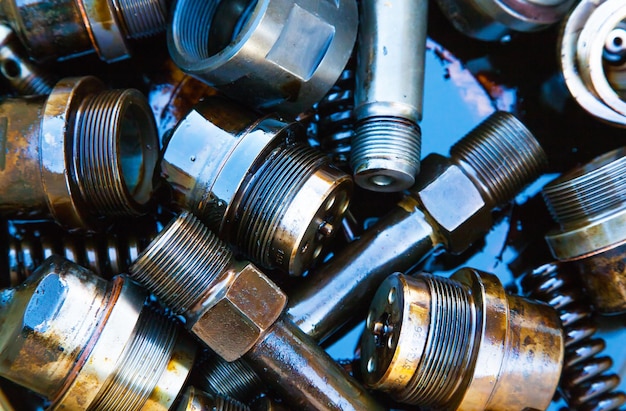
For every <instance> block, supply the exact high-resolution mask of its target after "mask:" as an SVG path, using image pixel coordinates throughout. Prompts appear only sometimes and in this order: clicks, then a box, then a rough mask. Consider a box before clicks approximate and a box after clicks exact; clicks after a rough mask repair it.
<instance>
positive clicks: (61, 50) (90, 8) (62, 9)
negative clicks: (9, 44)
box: [0, 0, 167, 63]
mask: <svg viewBox="0 0 626 411" xmlns="http://www.w3.org/2000/svg"><path fill="white" fill-rule="evenodd" d="M0 19H1V20H3V21H4V22H5V23H7V24H9V25H10V26H11V27H12V28H13V30H14V31H15V33H16V34H17V36H18V37H19V39H20V40H21V42H22V44H23V45H24V47H25V48H26V50H27V52H28V54H29V55H30V56H31V57H32V58H33V59H34V60H36V61H39V62H44V61H48V60H54V59H56V60H63V59H67V58H72V57H77V56H81V55H84V54H88V53H92V52H94V51H95V52H96V53H98V56H99V57H100V59H102V60H104V61H106V62H108V63H112V62H115V61H118V60H121V59H124V58H128V57H130V49H129V46H128V44H127V40H129V39H137V38H143V37H147V36H151V35H153V34H156V33H158V32H160V31H163V30H164V29H165V23H166V19H167V4H166V2H165V1H164V0H35V1H28V0H7V1H4V2H2V4H1V5H0Z"/></svg>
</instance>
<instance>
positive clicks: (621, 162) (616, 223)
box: [543, 148, 626, 314]
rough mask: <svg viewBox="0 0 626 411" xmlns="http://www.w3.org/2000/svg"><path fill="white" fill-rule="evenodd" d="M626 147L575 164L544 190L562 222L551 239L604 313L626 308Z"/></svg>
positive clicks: (552, 211) (555, 251)
mask: <svg viewBox="0 0 626 411" xmlns="http://www.w3.org/2000/svg"><path fill="white" fill-rule="evenodd" d="M625 195H626V148H619V149H616V150H613V151H611V152H608V153H606V154H604V155H601V156H599V157H596V158H595V159H593V160H592V161H590V162H589V163H587V164H585V165H582V166H580V167H577V168H574V169H573V170H570V171H569V172H567V173H565V174H564V175H562V176H561V177H559V178H557V179H556V180H554V181H552V182H550V183H549V184H547V185H546V186H545V187H544V189H543V196H544V199H545V202H546V205H547V206H548V209H549V210H550V214H552V217H553V218H554V220H555V221H556V222H557V223H558V224H559V227H558V228H556V229H553V230H552V231H550V232H548V234H547V235H546V240H547V242H548V245H549V246H550V250H551V251H552V255H553V256H554V257H555V258H556V259H558V260H559V261H570V262H569V263H568V264H571V265H572V266H573V268H574V270H575V271H578V272H579V274H580V276H581V279H582V281H583V283H584V284H585V288H586V289H587V290H588V291H589V293H590V297H591V298H592V300H593V303H594V306H595V307H596V309H597V310H598V311H600V312H602V313H604V314H611V313H621V312H624V311H626V266H625V264H624V262H625V261H626V245H625V242H626V230H625V229H624V225H625V224H626V201H625V200H624V199H625Z"/></svg>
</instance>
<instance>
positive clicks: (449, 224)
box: [287, 112, 547, 341]
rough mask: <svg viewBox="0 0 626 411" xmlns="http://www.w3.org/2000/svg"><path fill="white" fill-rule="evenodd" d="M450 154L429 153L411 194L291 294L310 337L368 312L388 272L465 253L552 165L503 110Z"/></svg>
mask: <svg viewBox="0 0 626 411" xmlns="http://www.w3.org/2000/svg"><path fill="white" fill-rule="evenodd" d="M450 153H451V157H450V158H445V157H443V156H439V155H436V154H432V155H429V156H428V157H426V158H425V159H424V161H423V162H422V172H421V173H420V176H419V178H418V181H417V183H416V184H415V185H414V186H413V187H412V188H411V190H410V194H409V195H407V196H405V197H404V199H403V200H401V201H400V203H399V204H398V206H397V207H396V208H395V209H394V210H393V211H391V212H390V213H389V214H388V215H387V216H385V217H383V218H381V219H380V220H379V221H378V222H377V223H376V224H375V225H373V226H372V227H371V228H370V229H368V230H366V231H365V232H364V233H363V234H362V235H361V236H360V237H359V239H357V240H355V241H353V242H352V243H350V244H348V245H347V246H346V247H345V248H344V249H343V250H342V251H341V252H339V253H337V254H336V255H335V256H334V257H333V258H332V259H331V260H330V261H329V262H328V263H327V264H325V265H324V266H321V267H320V268H319V270H317V271H316V272H312V273H310V275H309V276H308V277H306V278H304V280H303V281H302V283H301V285H300V286H299V287H298V288H297V289H296V290H294V292H293V293H291V294H290V296H289V304H288V308H287V312H288V315H289V317H291V319H292V320H293V321H294V323H295V324H296V325H298V326H299V327H300V328H301V329H302V330H303V331H304V332H305V333H306V334H308V335H309V336H311V337H313V339H315V340H318V341H323V340H325V339H326V338H328V337H329V336H330V335H332V334H333V333H334V332H335V331H337V330H338V329H339V328H340V327H342V326H343V325H345V324H346V323H347V322H348V321H349V320H350V319H353V318H358V317H359V316H363V317H364V316H365V312H366V310H367V305H368V302H369V301H371V298H372V297H373V295H374V293H375V292H376V289H377V287H378V285H379V284H380V283H381V282H382V281H383V280H384V279H385V278H386V277H387V276H388V275H389V273H390V272H394V271H402V270H408V269H409V268H411V267H413V266H414V265H415V264H417V263H418V262H419V261H420V260H421V259H422V258H424V257H425V256H426V255H428V254H429V253H431V252H432V251H433V250H434V249H435V248H437V247H445V248H446V249H447V250H448V251H450V252H453V253H461V252H463V251H465V250H466V249H467V248H468V247H469V246H470V245H471V244H472V243H473V242H475V241H476V240H478V239H480V238H481V237H482V236H483V235H484V234H485V233H486V232H487V231H489V229H490V228H491V225H492V216H491V211H492V210H493V209H494V208H497V207H501V206H502V205H504V204H506V203H507V202H509V201H511V200H512V199H513V198H514V197H515V195H516V194H517V193H518V191H520V190H521V189H522V188H523V187H524V186H525V185H526V184H529V183H530V182H532V181H533V180H534V179H535V178H537V177H538V176H539V174H541V172H542V171H543V169H544V167H545V166H546V163H547V160H546V156H545V153H544V152H543V149H542V148H541V146H539V143H538V142H537V140H535V138H534V136H533V135H532V134H531V133H530V131H528V129H527V128H526V127H525V126H524V125H523V124H522V123H521V122H520V121H519V120H517V119H516V118H515V117H514V116H513V115H511V114H508V113H502V112H498V113H495V114H493V115H492V116H490V117H489V118H488V119H486V120H485V121H484V122H483V123H481V124H480V125H479V126H477V127H476V128H475V129H474V130H472V131H471V132H470V133H469V134H468V135H467V136H465V137H464V138H463V139H462V140H460V141H459V142H458V143H457V144H455V145H454V146H453V147H452V149H451V152H450ZM398 239H402V241H398Z"/></svg>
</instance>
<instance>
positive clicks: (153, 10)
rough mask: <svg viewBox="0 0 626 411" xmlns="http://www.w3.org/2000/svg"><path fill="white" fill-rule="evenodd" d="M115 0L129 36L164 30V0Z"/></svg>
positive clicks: (147, 35)
mask: <svg viewBox="0 0 626 411" xmlns="http://www.w3.org/2000/svg"><path fill="white" fill-rule="evenodd" d="M115 2H116V3H117V6H118V7H117V8H118V10H119V11H120V14H121V16H122V20H123V22H124V24H125V26H126V29H127V33H128V34H127V36H128V37H129V38H132V39H140V38H145V37H150V36H153V35H155V34H158V33H160V32H162V31H164V30H165V26H166V23H167V4H166V2H165V1H164V0H115Z"/></svg>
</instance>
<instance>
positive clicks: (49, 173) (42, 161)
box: [0, 77, 159, 229]
mask: <svg viewBox="0 0 626 411" xmlns="http://www.w3.org/2000/svg"><path fill="white" fill-rule="evenodd" d="M0 133H2V134H3V135H2V137H0V140H1V141H2V142H3V150H4V151H3V152H4V153H5V154H4V155H3V156H2V157H0V193H1V195H0V214H1V215H3V216H5V217H15V218H21V219H36V218H48V217H50V216H51V217H53V218H54V219H55V220H56V221H57V222H58V223H59V224H61V225H62V226H64V227H66V228H69V229H97V228H98V227H99V226H100V225H101V224H102V222H103V220H105V219H106V217H107V216H123V215H129V216H137V215H141V214H144V213H145V212H147V210H148V207H149V205H150V200H151V197H152V192H153V185H152V184H153V182H152V177H153V174H154V170H155V167H156V163H157V160H158V155H159V154H158V151H159V146H158V139H157V133H156V126H155V124H154V116H153V114H152V112H151V110H150V107H149V106H148V103H147V101H146V98H145V97H144V96H143V95H142V94H141V93H140V92H139V91H137V90H134V89H126V90H110V91H105V89H104V85H103V84H102V83H101V82H100V81H99V80H97V79H96V78H95V77H74V78H66V79H63V80H61V81H59V82H58V83H57V84H56V85H55V87H54V89H53V90H52V93H51V94H50V95H49V96H48V97H44V96H41V97H38V98H28V99H7V100H4V101H3V102H2V103H0Z"/></svg>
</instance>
